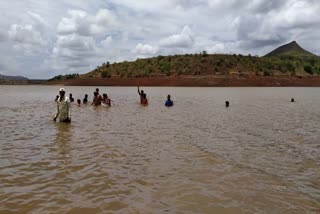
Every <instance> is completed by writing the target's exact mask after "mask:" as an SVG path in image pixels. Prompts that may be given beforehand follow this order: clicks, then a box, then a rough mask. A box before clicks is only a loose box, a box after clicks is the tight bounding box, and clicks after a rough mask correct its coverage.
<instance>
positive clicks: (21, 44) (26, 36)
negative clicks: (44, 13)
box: [8, 24, 47, 55]
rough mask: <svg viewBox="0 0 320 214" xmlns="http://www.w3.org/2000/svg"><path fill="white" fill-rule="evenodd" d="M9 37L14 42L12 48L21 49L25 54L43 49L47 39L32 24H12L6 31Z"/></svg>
mask: <svg viewBox="0 0 320 214" xmlns="http://www.w3.org/2000/svg"><path fill="white" fill-rule="evenodd" d="M8 34H9V38H10V39H11V40H12V41H13V42H14V48H15V49H17V50H22V51H24V52H25V54H27V55H32V54H36V53H39V52H41V51H44V50H43V48H44V46H45V45H46V44H47V41H46V40H45V39H44V38H43V37H42V35H41V33H40V32H38V31H37V30H36V29H34V28H33V26H32V25H17V24H13V25H11V27H10V30H9V32H8Z"/></svg>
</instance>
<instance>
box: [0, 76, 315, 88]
mask: <svg viewBox="0 0 320 214" xmlns="http://www.w3.org/2000/svg"><path fill="white" fill-rule="evenodd" d="M0 85H44V86H45V85H61V86H120V87H121V86H123V87H125V86H149V87H150V86H155V87H320V76H256V75H246V76H214V75H208V76H194V75H186V76H148V77H122V78H121V77H110V78H104V79H103V78H87V77H80V78H78V79H73V80H63V81H53V82H47V81H45V80H40V81H39V80H36V81H34V80H33V81H5V82H0Z"/></svg>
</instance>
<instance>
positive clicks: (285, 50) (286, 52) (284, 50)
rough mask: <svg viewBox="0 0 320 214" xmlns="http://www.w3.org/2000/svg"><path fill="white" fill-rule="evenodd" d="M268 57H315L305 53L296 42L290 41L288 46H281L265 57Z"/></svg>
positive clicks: (307, 52)
mask: <svg viewBox="0 0 320 214" xmlns="http://www.w3.org/2000/svg"><path fill="white" fill-rule="evenodd" d="M266 56H267V57H268V56H269V57H270V56H304V57H310V56H316V55H314V54H313V53H310V52H309V51H306V50H305V49H303V48H302V47H301V46H300V45H299V44H298V42H296V41H292V42H290V43H288V44H285V45H282V46H280V47H279V48H277V49H275V50H274V51H272V52H270V53H268V54H267V55H266Z"/></svg>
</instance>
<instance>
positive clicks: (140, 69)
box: [87, 51, 320, 78]
mask: <svg viewBox="0 0 320 214" xmlns="http://www.w3.org/2000/svg"><path fill="white" fill-rule="evenodd" d="M319 73H320V58H319V57H306V56H304V57H301V56H299V57H297V56H277V57H258V56H251V55H248V56H243V55H241V54H239V55H237V54H233V55H223V54H215V55H209V54H208V53H207V52H205V51H203V52H201V53H199V54H185V55H171V56H157V57H153V58H148V59H137V60H136V61H133V62H127V61H124V62H122V63H113V64H110V63H109V62H106V63H103V64H102V65H101V66H98V67H97V68H96V69H95V70H93V71H92V72H90V73H88V74H87V76H89V77H93V78H99V77H102V78H110V77H114V76H118V77H144V76H155V75H156V76H170V75H239V76H246V75H258V76H275V75H288V76H290V75H292V76H294V75H299V76H303V75H319Z"/></svg>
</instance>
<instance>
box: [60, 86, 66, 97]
mask: <svg viewBox="0 0 320 214" xmlns="http://www.w3.org/2000/svg"><path fill="white" fill-rule="evenodd" d="M65 94H66V90H65V89H64V88H60V90H59V95H60V97H64V95H65Z"/></svg>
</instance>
